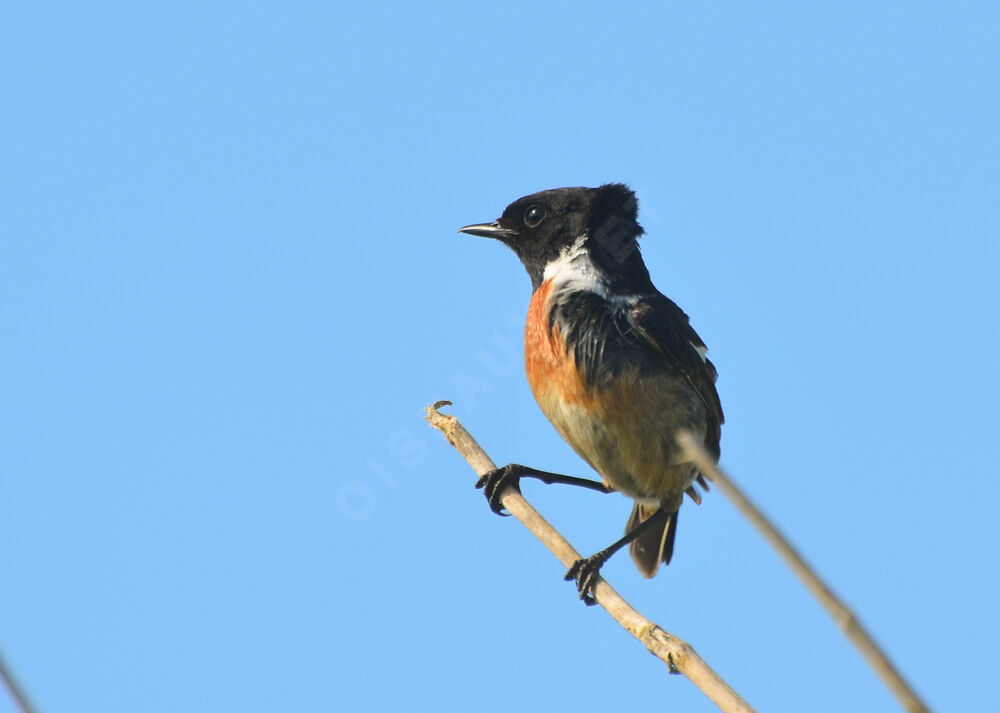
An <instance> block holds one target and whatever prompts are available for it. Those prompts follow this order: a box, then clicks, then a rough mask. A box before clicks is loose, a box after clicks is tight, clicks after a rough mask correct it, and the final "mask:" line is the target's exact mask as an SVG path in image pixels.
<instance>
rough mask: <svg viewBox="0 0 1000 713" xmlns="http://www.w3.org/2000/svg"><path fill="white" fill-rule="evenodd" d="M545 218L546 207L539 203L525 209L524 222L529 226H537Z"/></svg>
mask: <svg viewBox="0 0 1000 713" xmlns="http://www.w3.org/2000/svg"><path fill="white" fill-rule="evenodd" d="M543 220H545V209H544V208H542V207H541V206H538V205H533V206H531V207H530V208H528V210H526V211H524V224H525V225H527V226H528V227H529V228H534V227H536V226H537V225H538V224H539V223H541V222H542V221H543Z"/></svg>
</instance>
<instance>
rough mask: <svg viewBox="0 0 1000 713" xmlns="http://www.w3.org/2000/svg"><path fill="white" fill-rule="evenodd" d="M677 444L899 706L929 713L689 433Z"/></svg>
mask: <svg viewBox="0 0 1000 713" xmlns="http://www.w3.org/2000/svg"><path fill="white" fill-rule="evenodd" d="M677 442H678V443H679V444H680V446H681V448H683V449H684V451H685V453H686V454H687V457H688V459H690V460H692V461H694V462H695V463H696V464H697V465H698V470H700V471H701V472H702V474H704V475H705V477H707V478H708V479H709V480H711V481H712V482H713V483H714V484H715V485H717V486H718V488H719V490H721V491H722V493H723V494H724V495H725V496H726V497H727V498H729V500H730V501H731V502H732V503H733V505H735V506H736V509H737V510H739V511H740V512H741V513H742V514H743V516H744V517H745V518H746V519H747V520H749V521H750V523H751V524H752V525H753V526H754V527H756V528H757V530H758V531H759V532H760V534H762V535H763V536H764V539H765V540H767V541H768V543H770V545H771V546H772V547H773V548H774V549H775V550H777V552H778V554H779V555H781V558H782V559H783V560H785V563H786V564H787V565H788V566H789V567H790V568H791V570H792V572H794V573H795V576H797V577H798V578H799V579H800V580H801V581H802V583H803V584H805V585H806V588H807V589H808V590H809V591H810V592H812V594H813V596H814V597H816V599H818V600H819V603H820V604H822V605H823V607H824V608H825V609H826V610H827V611H828V612H829V613H830V616H832V617H833V619H834V621H836V622H837V625H838V626H839V627H840V628H841V630H842V631H843V632H844V635H845V636H846V637H847V638H848V639H849V640H850V641H851V643H852V644H854V645H855V646H856V647H857V648H858V650H859V651H861V655H862V656H864V657H865V659H866V660H867V661H868V664H869V665H870V666H871V667H872V668H873V669H874V670H875V673H877V674H878V676H879V678H881V679H882V682H883V683H885V685H886V687H888V689H889V690H890V691H892V693H893V695H894V696H896V698H897V699H898V700H899V703H900V705H902V706H903V708H904V709H905V710H907V711H909V712H910V713H930V709H929V708H928V707H927V706H926V705H925V704H924V702H923V701H921V700H920V697H919V696H917V694H916V691H914V690H913V688H912V687H911V686H910V684H909V683H907V682H906V680H905V679H904V678H903V676H902V675H901V674H900V673H899V671H897V670H896V667H895V666H893V664H892V661H890V660H889V657H888V656H886V655H885V652H884V651H882V649H881V648H880V647H879V645H878V644H877V643H875V640H874V639H873V638H872V637H871V635H870V634H869V633H868V632H867V631H866V630H865V628H864V627H863V626H862V625H861V622H860V621H858V618H857V617H856V616H855V615H854V612H852V611H851V610H850V609H848V608H847V605H846V604H844V602H842V601H841V600H840V599H839V598H838V597H837V595H836V594H834V593H833V591H832V590H831V589H830V587H828V586H827V585H826V583H825V582H824V581H823V580H822V579H820V578H819V575H817V574H816V572H814V571H813V569H812V567H810V566H809V564H808V563H807V562H806V561H805V560H804V559H803V558H802V555H800V554H799V553H798V552H797V551H796V550H795V548H794V547H792V545H791V543H789V542H788V540H786V539H785V536H784V535H782V534H781V532H779V531H778V528H776V527H775V526H774V525H772V524H771V521H770V520H768V519H767V517H765V516H764V513H762V512H761V511H760V510H758V509H757V506H756V505H754V504H753V503H752V502H751V501H750V499H749V498H748V497H747V496H746V495H744V494H743V491H741V490H740V489H739V488H738V487H737V486H736V484H735V483H733V481H732V480H730V479H729V477H728V476H727V475H726V474H725V473H724V472H723V471H722V470H720V469H719V466H717V465H716V464H715V460H714V459H713V458H712V457H711V456H709V454H708V452H707V451H705V449H704V448H703V447H702V446H701V444H699V443H698V441H697V439H695V438H694V437H693V436H692V435H691V434H690V433H684V432H682V433H680V434H679V435H678V437H677Z"/></svg>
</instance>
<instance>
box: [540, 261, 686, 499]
mask: <svg viewBox="0 0 1000 713" xmlns="http://www.w3.org/2000/svg"><path fill="white" fill-rule="evenodd" d="M551 293H552V281H551V280H549V281H547V282H544V283H542V285H541V286H540V287H539V288H538V289H537V290H536V291H535V294H534V295H533V296H532V298H531V304H530V306H529V307H528V321H527V324H526V325H525V329H524V362H525V368H526V370H527V375H528V383H529V384H530V386H531V391H532V393H533V394H534V396H535V400H536V401H537V402H538V405H539V407H540V408H541V409H542V412H543V413H544V414H545V416H546V417H547V418H548V419H549V421H551V422H552V425H553V426H555V428H556V430H557V431H558V432H559V435H561V436H562V437H563V439H564V440H565V441H566V442H567V443H569V445H570V446H572V447H573V450H574V451H576V452H577V454H578V455H579V456H580V457H581V458H583V459H584V460H585V461H586V462H587V463H589V464H590V466H591V467H592V468H594V470H596V471H597V472H598V473H599V474H600V475H601V479H602V480H603V481H604V482H605V483H606V484H608V485H610V486H611V487H613V488H614V489H616V490H620V491H621V492H623V493H625V494H626V495H629V496H631V497H633V498H637V499H642V500H644V501H651V502H668V501H669V502H670V504H671V507H676V504H675V501H679V499H680V496H681V494H682V493H683V490H684V488H686V487H687V486H688V485H690V483H691V479H692V478H693V477H694V476H693V472H694V471H692V469H691V467H690V465H682V463H681V461H683V458H682V457H680V453H679V452H677V451H676V450H675V449H676V446H675V445H674V443H673V439H672V436H671V435H670V434H673V433H674V432H675V431H676V428H677V426H678V424H676V423H675V422H674V420H673V417H672V414H673V413H674V412H675V410H676V408H677V405H678V404H680V403H683V400H684V396H685V394H684V393H682V392H678V391H677V389H676V382H674V381H671V380H669V379H666V378H664V377H649V378H645V379H643V380H641V381H640V380H639V379H638V378H637V374H629V375H624V376H623V377H622V378H619V379H616V380H614V381H612V382H608V383H601V384H599V385H597V384H595V385H592V386H591V387H590V388H588V386H587V383H586V381H585V379H584V375H583V374H582V373H581V372H580V370H579V369H578V368H577V365H576V362H575V360H574V358H573V355H572V354H569V353H567V350H566V343H565V342H564V341H563V338H562V335H561V334H560V333H559V331H558V329H553V328H552V327H551V326H550V324H549V311H550V309H549V298H550V296H551ZM688 427H689V426H688Z"/></svg>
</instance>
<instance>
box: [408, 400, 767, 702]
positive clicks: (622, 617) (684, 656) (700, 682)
mask: <svg viewBox="0 0 1000 713" xmlns="http://www.w3.org/2000/svg"><path fill="white" fill-rule="evenodd" d="M450 405H451V402H450V401H438V402H437V403H435V404H433V405H431V406H428V407H427V409H426V411H427V420H428V421H429V422H430V424H431V426H433V427H434V428H436V429H437V430H439V431H441V433H443V434H444V436H445V438H447V439H448V442H449V443H451V445H453V446H454V447H455V449H456V450H457V451H458V452H459V453H461V454H462V456H463V457H464V458H465V460H466V461H467V462H468V464H469V465H470V466H472V469H473V470H474V471H475V472H476V474H477V475H482V474H484V473H487V472H489V471H491V470H494V469H495V468H496V465H495V464H494V463H493V461H492V460H490V457H489V456H488V455H486V452H485V451H483V449H482V448H481V447H480V446H479V444H478V443H476V440H475V439H474V438H473V437H472V436H471V435H469V432H468V431H466V430H465V428H464V427H463V426H462V424H461V423H459V422H458V419H456V418H455V417H454V416H449V415H448V414H443V413H441V412H440V411H439V410H438V409H440V408H441V407H442V406H450ZM502 500H503V505H504V507H505V508H507V510H508V511H509V512H510V513H511V514H512V515H513V516H514V517H515V518H517V519H518V520H519V521H520V522H521V524H523V525H524V526H525V527H526V528H528V529H529V530H530V531H531V533H532V534H533V535H534V536H535V537H537V538H538V539H539V540H541V542H542V544H544V545H545V546H546V547H547V548H548V549H549V551H550V552H552V554H554V555H555V556H556V557H557V558H558V559H559V561H560V562H562V563H563V565H564V566H566V567H569V566H570V565H572V564H573V563H574V562H576V560H578V559H580V553H579V552H577V551H576V550H575V549H573V546H572V545H570V544H569V542H567V541H566V539H565V538H564V537H563V536H562V535H560V534H559V532H558V531H556V529H555V528H553V527H552V525H550V524H549V523H548V522H547V521H546V520H545V518H543V517H542V516H541V515H540V514H539V513H538V511H537V510H535V508H533V507H532V506H531V505H530V504H529V503H528V501H527V500H525V499H524V497H522V496H521V494H520V493H518V492H517V491H516V490H510V489H508V490H507V492H506V494H504V495H503V498H502ZM594 597H595V598H596V599H597V602H598V603H599V604H600V605H601V606H602V607H604V609H605V610H606V611H607V612H608V614H610V615H611V616H612V617H613V618H614V619H615V621H617V622H618V623H619V624H621V625H622V626H623V627H625V629H626V630H627V631H628V632H629V633H630V634H632V636H634V637H636V638H637V639H639V641H641V642H642V643H643V644H644V645H645V646H646V648H647V649H649V651H650V652H651V653H652V654H653V655H654V656H656V657H657V658H659V659H660V660H662V661H663V662H664V663H665V664H667V666H668V667H670V670H671V671H677V672H680V673H682V674H684V675H685V676H687V678H688V679H689V680H690V681H691V682H692V683H693V684H694V685H695V686H697V687H698V688H699V689H700V690H701V691H702V693H704V694H705V695H706V696H708V698H709V699H711V701H712V702H713V703H715V705H717V706H718V707H719V708H720V709H721V710H723V711H726V713H737V712H739V713H753V708H751V707H750V705H749V704H748V703H747V702H746V701H744V700H743V699H742V698H741V697H740V695H739V694H738V693H736V691H734V690H733V689H732V688H731V687H730V686H729V684H728V683H726V682H725V681H724V680H723V679H722V678H721V677H720V676H719V675H718V674H717V673H716V672H715V671H713V670H712V669H711V667H709V665H708V664H707V663H705V662H704V661H703V660H702V659H701V657H700V656H698V654H697V653H695V650H694V649H693V648H692V647H691V645H690V644H688V643H686V642H684V641H682V640H681V639H678V638H677V637H676V636H673V635H671V634H668V633H667V632H666V631H664V630H663V629H661V628H660V627H659V626H657V625H656V624H654V623H653V622H651V621H650V620H649V619H647V618H646V617H644V616H643V615H642V614H640V613H639V612H637V611H636V610H635V609H633V608H632V606H631V605H630V604H629V603H628V602H626V601H625V600H624V599H623V598H622V597H621V595H620V594H618V592H616V591H615V590H614V589H612V588H611V585H610V584H608V583H607V582H606V581H604V579H603V578H598V582H597V584H596V585H595V586H594Z"/></svg>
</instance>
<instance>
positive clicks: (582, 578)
mask: <svg viewBox="0 0 1000 713" xmlns="http://www.w3.org/2000/svg"><path fill="white" fill-rule="evenodd" d="M668 517H670V514H669V513H668V512H667V511H666V510H664V509H662V508H661V509H659V510H657V511H656V512H655V513H653V515H652V516H651V517H650V518H649V519H648V520H646V521H645V522H643V523H641V524H640V525H639V526H638V527H637V528H635V529H634V530H632V531H631V532H628V533H626V534H625V536H624V537H623V538H621V539H620V540H618V541H617V542H615V543H614V544H612V545H611V546H610V547H606V548H604V549H603V550H601V551H600V552H598V553H597V554H595V555H591V556H590V557H585V558H584V559H578V560H577V561H576V562H574V563H573V566H572V567H570V568H569V571H568V572H566V576H565V577H564V579H565V580H566V581H567V582H569V581H571V580H574V579H575V580H576V589H577V591H578V592H580V599H582V600H583V603H584V604H586V605H587V606H588V607H589V606H593V605H594V604H597V600H596V599H594V594H593V590H594V585H595V584H597V577H598V576H599V575H600V572H601V567H603V566H604V563H605V562H607V561H608V560H609V559H611V555H613V554H614V553H615V552H617V551H618V550H620V549H621V548H622V547H624V546H625V545H627V544H629V543H630V542H632V540H635V539H637V538H638V537H639V536H640V535H642V533H644V532H646V531H648V530H650V529H652V528H654V527H656V526H658V525H662V524H663V521H664V520H666V519H667V518H668Z"/></svg>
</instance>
